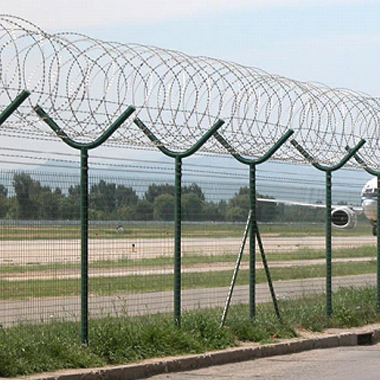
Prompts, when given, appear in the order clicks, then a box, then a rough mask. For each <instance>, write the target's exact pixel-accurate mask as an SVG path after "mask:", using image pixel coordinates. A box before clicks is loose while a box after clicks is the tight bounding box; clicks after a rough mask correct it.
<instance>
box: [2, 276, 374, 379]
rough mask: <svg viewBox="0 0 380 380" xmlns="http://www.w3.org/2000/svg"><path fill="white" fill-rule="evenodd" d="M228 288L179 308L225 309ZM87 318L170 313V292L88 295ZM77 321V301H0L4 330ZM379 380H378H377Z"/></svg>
mask: <svg viewBox="0 0 380 380" xmlns="http://www.w3.org/2000/svg"><path fill="white" fill-rule="evenodd" d="M374 284H376V274H375V273H373V274H364V275H356V276H342V277H333V281H332V285H333V291H334V290H336V289H337V288H338V287H351V286H357V287H360V286H367V285H374ZM274 289H275V292H276V296H277V298H278V299H280V298H289V297H297V296H302V295H305V294H309V293H321V292H323V291H324V289H325V279H324V278H307V279H302V280H289V281H276V282H274ZM227 293H228V287H227V286H226V287H218V288H208V289H199V288H195V289H184V290H183V291H182V301H181V306H182V308H183V309H184V310H193V309H197V308H199V307H201V308H204V307H218V306H219V307H224V305H225V303H226V297H227ZM248 293H249V289H248V286H246V285H241V286H236V287H235V289H234V293H233V297H232V301H231V303H232V304H238V303H248ZM270 301H271V296H270V292H269V289H268V285H267V284H266V283H260V284H257V286H256V303H262V302H270ZM88 303H89V315H90V317H93V318H96V317H102V316H105V315H108V316H109V315H114V316H120V315H125V314H127V315H143V314H149V313H157V312H172V311H173V291H162V292H147V293H123V294H122V293H119V294H113V295H111V296H98V295H96V296H95V295H90V297H89V300H88ZM62 318H63V319H65V320H79V319H80V297H79V296H68V297H45V298H39V297H33V298H29V299H26V300H17V301H13V300H7V301H0V324H1V325H3V326H7V325H10V324H13V323H15V322H17V321H33V322H42V321H48V320H51V319H62ZM379 378H380V376H379Z"/></svg>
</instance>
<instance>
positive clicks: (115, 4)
mask: <svg viewBox="0 0 380 380" xmlns="http://www.w3.org/2000/svg"><path fill="white" fill-rule="evenodd" d="M376 3H377V0H233V1H231V0H192V1H188V0H186V1H184V0H160V1H159V2H158V1H157V0H139V1H138V2H137V1H136V0H64V1H63V0H59V1H57V0H38V1H30V0H2V1H1V12H2V14H10V15H15V16H19V17H21V18H25V19H26V20H28V21H30V22H32V23H34V24H36V25H37V26H40V27H41V28H43V29H46V30H47V31H49V30H71V29H80V28H85V27H93V26H95V27H96V26H105V25H110V24H112V23H128V24H133V23H139V24H140V23H144V22H154V21H160V20H168V19H173V18H180V17H186V16H192V15H198V14H199V15H201V14H202V15H204V14H207V13H209V14H212V13H216V12H228V11H234V10H254V9H260V8H274V7H275V8H287V7H309V6H328V5H339V4H342V5H345V6H347V5H348V4H358V5H361V6H365V5H366V4H376Z"/></svg>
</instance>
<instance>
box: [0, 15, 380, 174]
mask: <svg viewBox="0 0 380 380" xmlns="http://www.w3.org/2000/svg"><path fill="white" fill-rule="evenodd" d="M24 89H27V90H29V91H30V92H31V96H30V97H29V98H28V99H27V101H26V102H24V103H23V105H21V106H20V107H19V108H18V109H17V111H16V112H15V114H14V116H13V117H11V118H10V119H9V120H8V121H7V122H6V123H4V124H3V125H2V126H1V128H0V133H2V134H6V135H8V136H9V135H11V136H23V137H26V136H30V137H34V138H36V137H37V138H45V139H46V138H55V137H56V136H55V134H54V132H53V131H52V130H50V129H49V128H48V127H47V126H46V124H45V123H43V122H42V121H41V120H40V118H39V117H38V116H37V115H36V114H35V112H34V111H33V107H34V106H35V105H36V104H39V105H40V106H41V107H42V108H43V109H44V110H45V111H46V112H47V114H48V115H49V116H50V117H51V118H52V119H53V120H54V121H55V122H56V123H57V124H58V125H59V126H60V127H61V128H62V130H63V131H64V132H65V133H66V134H67V135H68V136H69V137H71V138H72V139H75V140H77V141H79V142H89V141H94V140H95V139H96V138H98V137H99V136H100V135H101V134H102V133H103V132H104V131H105V130H106V129H107V128H108V127H109V126H110V125H111V123H112V122H113V121H114V120H115V119H116V118H117V117H118V116H119V115H120V114H121V112H123V111H124V110H125V109H126V108H127V107H128V106H129V105H134V106H135V107H136V112H135V114H134V115H133V117H131V118H130V119H128V120H127V121H126V122H125V123H124V124H123V125H122V126H121V127H120V128H119V129H118V130H117V132H116V133H115V134H113V135H112V137H111V138H110V139H109V141H108V144H111V145H118V146H129V147H152V146H153V143H152V142H151V141H150V140H148V139H147V137H146V136H145V135H144V134H143V133H142V132H141V130H140V129H139V128H138V127H137V126H136V125H135V124H134V123H133V120H134V119H135V118H136V117H138V118H139V119H140V120H142V121H143V123H145V124H146V125H147V127H148V128H149V129H150V130H151V131H152V132H153V133H154V134H155V135H156V136H157V137H158V139H159V140H160V142H161V143H162V144H163V145H165V146H166V147H167V148H170V149H172V150H178V151H183V150H186V149H188V148H190V147H191V146H192V145H193V144H194V143H195V142H196V141H197V140H198V139H199V138H200V137H201V136H202V135H203V134H204V133H205V132H206V131H207V130H208V129H209V128H210V127H211V126H212V125H213V124H214V123H215V122H216V121H217V120H218V119H223V120H224V121H225V124H224V125H223V127H222V128H221V129H220V130H219V132H220V133H221V134H222V135H223V136H224V138H225V139H226V140H227V141H228V142H229V143H230V144H231V146H232V147H233V148H234V150H235V151H236V153H239V154H242V155H247V156H249V157H254V158H255V157H261V156H262V155H263V154H264V153H265V152H267V151H268V150H269V149H270V148H271V147H272V146H273V145H274V144H275V143H276V141H277V140H278V139H279V138H280V137H281V136H282V135H283V134H284V133H285V132H286V131H287V130H288V129H289V128H292V129H294V131H295V134H294V137H295V138H296V139H297V141H298V142H299V143H300V144H301V145H303V146H304V148H305V149H307V150H308V151H309V153H310V154H311V155H312V156H313V157H314V158H315V160H316V161H318V162H320V163H325V164H329V165H334V164H335V163H336V162H339V161H340V159H341V158H342V157H343V156H344V155H345V153H346V151H345V147H346V146H347V145H349V146H354V145H356V144H357V143H358V141H359V140H360V139H361V138H364V139H365V140H366V141H367V142H366V144H365V145H364V146H363V147H362V148H361V150H360V152H361V155H362V156H363V157H365V160H366V163H367V164H368V165H369V166H371V167H373V168H379V167H380V153H379V149H378V147H379V136H380V133H379V128H380V120H379V119H380V99H379V98H374V97H370V96H368V95H366V94H362V93H358V92H355V91H351V90H346V89H331V88H329V87H327V86H324V85H321V84H317V83H306V82H300V81H296V80H292V79H289V78H285V77H282V76H278V75H271V74H269V73H267V72H265V71H263V70H260V69H255V68H250V67H245V66H242V65H239V64H237V63H232V62H225V61H222V60H218V59H213V58H207V57H192V56H188V55H186V54H184V53H181V52H178V51H171V50H166V49H160V48H157V47H151V46H144V45H138V44H123V43H120V42H104V41H100V40H98V39H94V38H91V37H88V36H85V35H81V34H75V33H57V34H49V33H46V32H45V31H43V30H42V29H41V28H39V27H38V26H36V25H34V24H32V23H30V22H28V21H26V20H24V19H21V18H18V17H14V16H10V15H0V107H1V109H3V108H4V107H6V106H7V105H8V104H9V103H10V101H12V100H13V99H14V98H15V96H16V95H17V94H18V93H19V92H20V91H21V90H24ZM202 150H203V151H206V152H212V153H225V148H223V147H222V146H221V145H220V144H219V143H218V142H217V141H216V139H210V140H209V141H208V142H207V143H206V144H205V145H204V146H203V148H202ZM274 158H275V159H278V160H284V161H292V162H304V160H305V159H304V157H303V156H301V155H300V154H299V153H298V152H297V151H296V150H295V149H294V148H293V147H292V146H291V144H285V145H284V146H283V147H282V148H281V149H280V150H278V151H277V152H276V154H275V156H274ZM350 162H351V164H355V162H354V160H351V161H350Z"/></svg>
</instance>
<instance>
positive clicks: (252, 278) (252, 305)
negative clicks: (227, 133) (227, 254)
mask: <svg viewBox="0 0 380 380" xmlns="http://www.w3.org/2000/svg"><path fill="white" fill-rule="evenodd" d="M293 133H294V131H293V130H292V129H289V130H288V131H287V132H286V133H285V134H284V135H283V136H282V137H281V138H280V139H279V140H278V141H277V142H276V144H274V145H273V146H272V147H271V149H269V150H268V151H267V152H266V153H265V154H264V155H263V156H262V157H261V158H258V159H249V158H245V157H243V156H241V155H240V154H238V153H236V151H235V149H234V148H233V147H232V146H231V145H230V144H229V143H228V142H227V140H226V139H225V138H224V137H222V136H221V135H220V134H219V133H218V132H216V133H214V137H215V138H216V139H217V140H218V141H219V143H220V144H221V145H223V146H224V147H225V148H226V150H227V151H228V152H229V153H230V154H231V155H232V156H233V157H234V158H235V159H236V160H237V161H239V162H241V163H242V164H245V165H249V187H250V190H249V205H250V209H251V210H252V221H253V222H252V223H251V225H250V232H249V316H250V318H251V319H253V318H254V317H255V314H256V289H255V287H256V268H255V267H256V244H255V235H256V231H255V229H257V223H256V218H257V217H256V211H257V201H256V198H257V197H256V165H259V164H261V163H263V162H265V161H267V160H269V159H270V158H271V157H272V156H273V154H274V153H275V152H276V151H277V150H278V149H279V148H280V147H281V146H282V145H283V144H284V143H285V142H286V141H287V140H288V139H289V137H290V136H291V135H292V134H293ZM255 226H256V227H255ZM268 281H271V280H270V278H269V277H268ZM273 302H274V303H276V302H275V300H273Z"/></svg>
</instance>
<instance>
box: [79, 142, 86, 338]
mask: <svg viewBox="0 0 380 380" xmlns="http://www.w3.org/2000/svg"><path fill="white" fill-rule="evenodd" d="M80 153H81V164H80V166H81V170H80V199H81V200H80V220H81V340H82V342H83V343H87V342H88V149H87V148H81V151H80Z"/></svg>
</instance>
